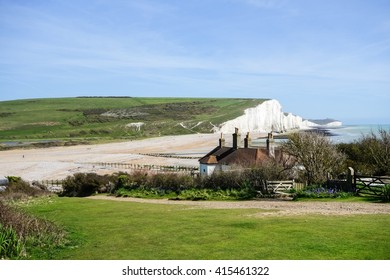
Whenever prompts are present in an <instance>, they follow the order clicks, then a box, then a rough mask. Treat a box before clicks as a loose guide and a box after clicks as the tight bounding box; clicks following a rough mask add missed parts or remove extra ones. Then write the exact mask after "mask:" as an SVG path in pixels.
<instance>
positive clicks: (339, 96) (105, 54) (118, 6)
mask: <svg viewBox="0 0 390 280" xmlns="http://www.w3.org/2000/svg"><path fill="white" fill-rule="evenodd" d="M84 95H93V96H95V95H96V96H98V95H102V96H110V95H113V96H121V95H124V96H140V97H247V98H274V99H277V100H279V101H280V102H281V104H282V106H283V110H284V111H286V112H292V113H294V114H297V115H300V116H302V117H305V118H326V117H331V118H336V119H339V120H341V121H343V122H344V123H346V124H353V123H381V124H384V123H390V112H389V111H390V110H389V107H390V1H388V0H383V1H382V0H369V1H367V0H355V1H352V0H327V1H323V0H321V1H316V0H312V1H310V0H306V1H305V0H164V1H163V0H95V1H93V0H89V1H87V0H63V1H60V0H41V1H40V0H24V1H23V0H0V100H12V99H24V98H41V97H67V96H84Z"/></svg>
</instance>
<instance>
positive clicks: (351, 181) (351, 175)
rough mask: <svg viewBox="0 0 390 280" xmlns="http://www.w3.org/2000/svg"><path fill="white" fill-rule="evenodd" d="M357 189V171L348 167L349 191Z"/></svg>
mask: <svg viewBox="0 0 390 280" xmlns="http://www.w3.org/2000/svg"><path fill="white" fill-rule="evenodd" d="M355 188H356V183H355V170H353V168H352V167H348V174H347V191H348V192H353V191H354V190H355Z"/></svg>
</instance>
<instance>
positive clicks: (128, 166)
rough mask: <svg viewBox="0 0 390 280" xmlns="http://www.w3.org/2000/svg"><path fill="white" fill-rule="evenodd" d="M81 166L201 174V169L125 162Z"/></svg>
mask: <svg viewBox="0 0 390 280" xmlns="http://www.w3.org/2000/svg"><path fill="white" fill-rule="evenodd" d="M79 164H88V165H92V166H93V167H95V166H102V167H110V168H118V169H130V170H140V171H152V172H155V173H165V172H185V173H197V172H199V167H192V166H179V165H156V164H134V163H123V162H88V163H79Z"/></svg>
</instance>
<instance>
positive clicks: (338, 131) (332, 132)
mask: <svg viewBox="0 0 390 280" xmlns="http://www.w3.org/2000/svg"><path fill="white" fill-rule="evenodd" d="M324 129H325V131H326V132H327V134H328V135H329V137H330V139H331V140H332V142H333V143H335V144H338V143H352V142H355V141H358V140H359V139H361V138H362V137H363V136H364V135H367V134H371V132H373V133H375V134H377V135H378V134H379V129H384V130H386V131H388V132H389V133H390V124H364V125H343V126H339V127H332V128H329V127H327V128H324Z"/></svg>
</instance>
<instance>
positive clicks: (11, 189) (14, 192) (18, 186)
mask: <svg viewBox="0 0 390 280" xmlns="http://www.w3.org/2000/svg"><path fill="white" fill-rule="evenodd" d="M8 180H9V182H10V183H9V186H8V187H7V188H6V189H5V190H4V191H3V192H1V193H0V197H2V198H3V199H4V200H20V199H26V198H29V197H38V196H42V195H49V194H50V192H49V191H47V190H46V189H42V188H40V187H32V186H31V185H30V184H29V183H28V182H26V181H24V180H22V179H21V178H20V177H13V176H10V177H8Z"/></svg>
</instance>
